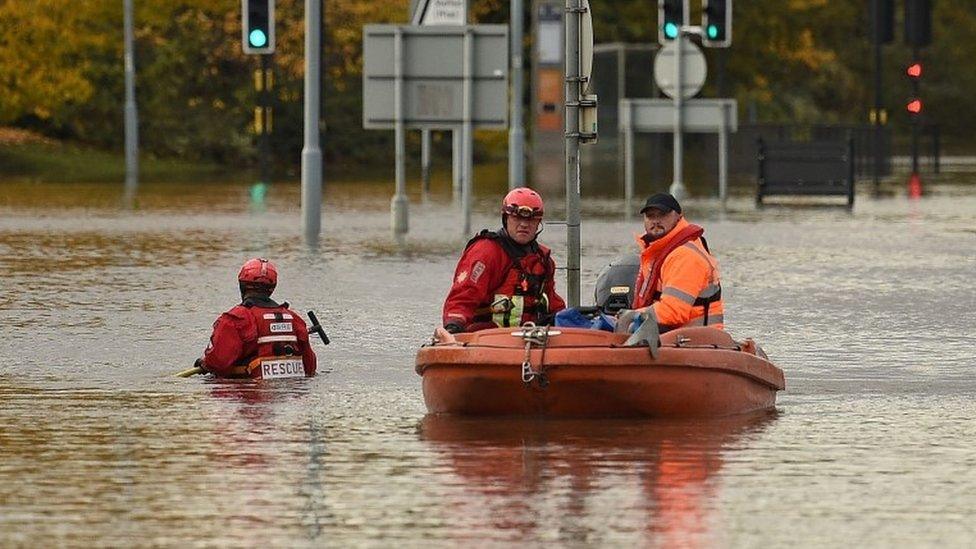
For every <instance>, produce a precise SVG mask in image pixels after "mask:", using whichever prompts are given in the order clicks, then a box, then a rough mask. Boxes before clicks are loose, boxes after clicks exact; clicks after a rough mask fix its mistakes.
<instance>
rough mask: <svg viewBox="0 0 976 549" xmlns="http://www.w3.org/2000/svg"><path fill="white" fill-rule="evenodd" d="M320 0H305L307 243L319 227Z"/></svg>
mask: <svg viewBox="0 0 976 549" xmlns="http://www.w3.org/2000/svg"><path fill="white" fill-rule="evenodd" d="M321 43H322V0H305V144H304V146H303V147H302V228H303V232H304V233H305V239H306V241H307V242H309V243H314V242H316V241H318V238H319V233H320V232H321V230H322V149H320V148H319V110H320V107H319V98H320V97H321V84H322V76H321V75H322V72H321V70H322V64H321V59H322V57H321V52H322V50H321Z"/></svg>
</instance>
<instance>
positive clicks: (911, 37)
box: [905, 0, 932, 48]
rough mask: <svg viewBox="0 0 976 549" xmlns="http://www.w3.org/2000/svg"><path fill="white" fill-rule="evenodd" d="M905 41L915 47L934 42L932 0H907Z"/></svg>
mask: <svg viewBox="0 0 976 549" xmlns="http://www.w3.org/2000/svg"><path fill="white" fill-rule="evenodd" d="M905 43H906V44H908V45H909V46H912V47H915V48H922V47H925V46H928V45H929V44H931V43H932V0H905Z"/></svg>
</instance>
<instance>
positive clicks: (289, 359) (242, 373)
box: [196, 258, 316, 379]
mask: <svg viewBox="0 0 976 549" xmlns="http://www.w3.org/2000/svg"><path fill="white" fill-rule="evenodd" d="M237 281H238V284H239V287H240V290H241V304H240V305H237V306H235V307H234V308H232V309H231V310H229V311H227V312H226V313H224V314H222V315H220V317H219V318H218V319H217V320H216V321H215V322H214V325H213V334H212V335H211V336H210V344H209V345H208V346H207V349H206V350H205V351H204V353H203V358H199V359H197V361H196V366H198V367H200V368H203V369H204V370H207V371H208V372H211V373H213V374H215V375H217V376H221V377H262V378H263V379H270V378H279V377H305V376H311V375H314V374H315V368H316V359H315V352H314V351H312V346H311V345H309V341H308V327H307V326H306V324H305V321H304V320H302V317H301V316H300V315H299V314H298V313H297V312H295V311H293V310H291V309H290V308H288V303H287V302H285V303H282V304H280V305H279V304H278V303H276V302H275V301H274V300H272V299H271V293H272V292H274V289H275V286H277V284H278V270H277V269H276V268H275V266H274V264H272V263H271V262H270V261H268V260H267V259H260V258H257V259H250V260H248V261H247V262H246V263H244V265H243V266H242V267H241V270H240V272H239V273H238V275H237ZM257 368H262V370H263V371H262V375H261V376H254V375H253V370H255V369H257Z"/></svg>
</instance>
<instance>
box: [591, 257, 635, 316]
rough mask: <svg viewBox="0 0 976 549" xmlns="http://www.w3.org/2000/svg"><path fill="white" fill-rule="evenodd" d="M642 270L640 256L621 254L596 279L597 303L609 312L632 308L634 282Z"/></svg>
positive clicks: (604, 310)
mask: <svg viewBox="0 0 976 549" xmlns="http://www.w3.org/2000/svg"><path fill="white" fill-rule="evenodd" d="M639 270H640V256H639V255H637V254H634V253H628V254H623V255H620V256H618V257H616V258H614V260H613V261H611V262H610V264H609V265H607V266H606V267H604V268H603V269H602V270H601V271H600V275H599V276H598V277H597V279H596V291H595V292H594V293H595V294H596V295H595V297H596V305H597V307H600V309H602V310H603V312H605V313H607V314H615V313H616V312H617V311H619V310H620V309H628V308H630V304H631V303H632V302H633V301H634V282H636V281H637V271H639Z"/></svg>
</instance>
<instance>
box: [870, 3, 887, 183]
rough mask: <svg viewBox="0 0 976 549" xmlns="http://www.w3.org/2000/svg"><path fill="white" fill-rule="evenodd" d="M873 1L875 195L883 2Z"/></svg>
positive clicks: (878, 180)
mask: <svg viewBox="0 0 976 549" xmlns="http://www.w3.org/2000/svg"><path fill="white" fill-rule="evenodd" d="M882 1H884V0H871V19H872V20H873V21H874V117H873V118H874V119H873V120H872V123H873V124H874V194H875V196H878V195H879V194H880V193H881V109H882V105H883V103H882V92H883V90H882V88H881V86H882V83H881V25H882V24H883V22H882V21H881V16H880V15H881V11H880V10H881V2H882Z"/></svg>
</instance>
